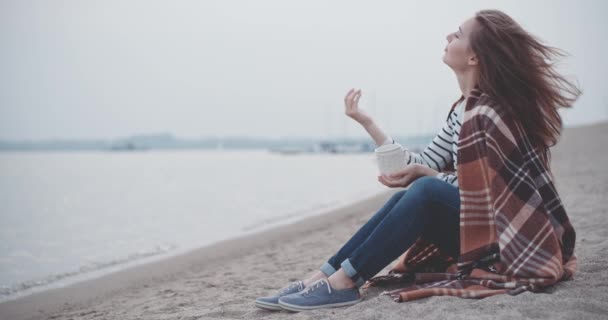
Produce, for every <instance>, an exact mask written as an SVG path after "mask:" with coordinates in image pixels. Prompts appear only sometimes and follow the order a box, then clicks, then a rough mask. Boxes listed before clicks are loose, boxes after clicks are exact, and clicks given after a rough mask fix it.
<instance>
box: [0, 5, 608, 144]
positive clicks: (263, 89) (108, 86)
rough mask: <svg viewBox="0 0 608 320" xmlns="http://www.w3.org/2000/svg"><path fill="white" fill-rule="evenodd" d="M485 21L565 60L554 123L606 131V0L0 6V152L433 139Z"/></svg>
mask: <svg viewBox="0 0 608 320" xmlns="http://www.w3.org/2000/svg"><path fill="white" fill-rule="evenodd" d="M489 8H493V9H500V10H503V11H505V12H506V13H508V14H510V15H511V16H512V17H513V18H515V20H516V21H518V22H519V23H520V24H522V25H523V26H524V28H525V29H527V30H528V31H530V32H532V33H533V34H535V35H538V36H539V37H540V38H541V39H543V40H545V41H546V42H547V43H548V44H551V45H554V46H557V47H560V48H562V49H564V50H566V51H568V52H569V53H570V54H571V56H570V57H569V58H567V59H566V60H563V63H562V64H561V70H562V72H563V73H565V74H567V75H570V76H572V77H573V79H576V80H578V81H579V83H580V85H581V87H582V89H583V90H584V94H583V96H582V97H581V98H580V99H579V101H578V102H577V104H576V106H575V108H574V109H572V110H562V115H563V117H564V121H565V124H566V126H573V125H578V124H584V123H592V122H596V121H599V120H603V119H608V90H607V89H608V85H607V83H608V82H607V80H606V77H607V76H608V62H607V58H606V57H608V41H607V39H608V34H607V33H608V22H606V21H607V20H606V18H605V15H606V13H608V1H602V0H598V1H554V0H547V1H529V0H527V1H513V0H505V1H487V0H484V1H402V0H399V1H353V0H348V1H323V0H319V1H317V0H305V1H287V0H256V1H245V0H240V1H236V0H235V1H231V0H218V1H212V0H201V1H157V0H144V1H131V0H99V1H84V0H75V1H51V0H48V1H27V0H0V43H1V46H2V47H1V50H0V139H52V138H70V139H72V138H87V139H88V138H100V139H108V138H115V137H123V136H128V135H132V134H144V133H158V132H169V133H173V134H174V135H176V136H178V137H183V138H198V137H202V136H214V135H220V136H235V135H240V136H251V137H277V138H278V137H286V136H308V137H334V136H350V137H363V136H365V135H366V132H365V131H364V130H363V128H361V127H360V126H358V124H356V123H354V122H353V121H352V120H350V119H348V118H347V117H346V116H345V115H344V105H343V97H344V95H345V93H346V92H347V91H348V89H349V88H351V87H355V88H361V89H362V91H363V97H362V102H361V104H362V107H363V108H364V109H365V110H367V111H368V112H369V113H371V114H372V116H373V117H374V118H375V119H376V120H377V122H378V123H379V124H380V125H381V126H382V127H383V128H385V130H386V131H388V133H390V134H392V135H395V136H396V135H409V134H433V133H436V132H437V131H438V130H439V128H440V127H441V125H442V124H443V121H444V120H445V117H446V115H447V112H448V110H449V108H450V106H451V103H452V102H453V101H454V100H455V99H457V98H458V97H459V96H460V94H461V93H460V91H459V87H458V84H457V82H456V78H455V76H454V74H453V72H452V70H451V69H449V68H448V67H447V66H446V65H445V64H444V63H443V62H442V60H441V58H442V55H443V49H444V47H445V45H446V43H447V40H446V39H445V37H446V35H447V34H448V33H450V32H452V31H455V30H457V29H458V26H459V25H460V24H461V23H462V22H463V21H464V20H466V19H467V18H469V17H471V16H472V15H473V14H474V13H475V11H477V10H480V9H489Z"/></svg>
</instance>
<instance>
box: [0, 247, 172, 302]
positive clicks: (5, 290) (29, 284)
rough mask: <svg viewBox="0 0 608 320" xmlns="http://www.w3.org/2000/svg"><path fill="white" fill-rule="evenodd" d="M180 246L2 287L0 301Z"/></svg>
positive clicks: (148, 251)
mask: <svg viewBox="0 0 608 320" xmlns="http://www.w3.org/2000/svg"><path fill="white" fill-rule="evenodd" d="M177 247H178V246H177V245H174V244H161V245H157V246H155V247H154V248H152V249H149V250H144V251H140V252H136V253H132V254H129V255H128V256H126V257H122V258H118V259H113V260H110V261H106V262H91V263H88V264H86V265H84V266H81V267H80V268H78V270H75V271H70V272H65V273H61V274H52V275H49V276H46V277H44V278H41V279H35V280H28V281H24V282H21V283H18V284H15V285H10V286H9V285H1V286H0V301H5V300H10V298H11V297H13V296H15V295H17V294H20V293H23V292H24V291H30V290H33V289H36V288H41V287H45V286H48V285H50V284H53V283H56V282H58V281H60V280H65V279H68V278H70V277H75V276H79V275H83V274H87V273H90V272H93V271H100V270H103V269H107V268H110V267H116V266H119V265H122V264H126V263H129V262H133V261H136V260H141V259H144V258H149V257H153V256H157V255H160V254H164V253H167V252H169V251H172V250H175V249H176V248H177Z"/></svg>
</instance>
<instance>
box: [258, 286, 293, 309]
mask: <svg viewBox="0 0 608 320" xmlns="http://www.w3.org/2000/svg"><path fill="white" fill-rule="evenodd" d="M304 288H305V286H304V282H302V281H296V282H293V283H292V284H290V285H289V286H287V287H285V288H283V289H281V291H279V293H278V294H277V295H274V296H269V297H261V298H257V299H255V306H256V307H258V308H262V309H266V310H283V308H282V307H281V305H279V298H281V297H283V296H286V295H290V294H293V293H298V292H300V291H302V290H304Z"/></svg>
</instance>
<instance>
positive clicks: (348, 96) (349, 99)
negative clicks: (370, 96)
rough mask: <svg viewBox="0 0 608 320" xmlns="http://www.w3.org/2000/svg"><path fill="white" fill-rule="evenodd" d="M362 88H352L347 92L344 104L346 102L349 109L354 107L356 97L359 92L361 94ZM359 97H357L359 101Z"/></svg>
mask: <svg viewBox="0 0 608 320" xmlns="http://www.w3.org/2000/svg"><path fill="white" fill-rule="evenodd" d="M360 93H361V90H360V89H359V90H355V89H354V88H353V89H350V91H348V93H347V94H346V96H345V97H344V104H346V107H348V108H349V109H350V108H352V107H353V106H354V104H353V102H354V99H355V97H356V96H357V95H358V94H359V95H360ZM358 100H359V99H357V101H358Z"/></svg>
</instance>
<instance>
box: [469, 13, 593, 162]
mask: <svg viewBox="0 0 608 320" xmlns="http://www.w3.org/2000/svg"><path fill="white" fill-rule="evenodd" d="M475 20H476V22H477V27H476V28H473V31H472V33H471V38H470V39H471V40H470V45H471V49H472V50H473V52H475V54H476V55H477V58H478V60H479V79H478V85H479V89H480V90H481V91H482V92H484V93H486V94H488V95H490V96H491V97H492V98H493V99H495V100H496V102H497V103H499V104H500V105H502V106H505V107H506V108H507V110H508V111H509V112H510V115H511V116H513V117H517V119H518V122H519V123H520V124H521V125H522V127H523V129H524V130H525V133H526V135H527V136H528V138H529V139H530V142H531V144H532V146H533V147H534V148H535V149H536V150H537V151H538V152H539V154H540V156H541V157H542V158H543V159H542V160H543V161H544V162H545V164H546V165H547V168H549V165H550V163H549V162H550V151H549V148H550V147H552V146H554V145H555V144H556V143H557V141H558V139H559V136H560V134H561V129H562V118H561V116H560V114H559V113H558V108H560V107H563V108H571V107H572V105H573V103H574V101H576V99H577V98H578V96H579V95H581V94H582V91H581V90H580V89H579V88H578V87H577V86H575V85H574V84H573V83H572V82H570V81H568V80H566V78H565V77H564V76H562V75H561V74H559V73H558V72H557V71H556V69H555V64H556V62H555V61H556V58H561V57H564V56H567V55H568V54H567V53H566V52H565V51H563V50H561V49H558V48H555V47H551V46H548V45H545V44H543V43H541V41H540V40H539V39H538V38H537V37H535V36H533V35H532V34H530V33H528V32H527V31H525V30H524V29H523V28H522V27H521V26H520V25H519V24H518V23H517V22H515V20H513V19H512V18H511V17H510V16H508V15H507V14H505V13H503V12H501V11H498V10H481V11H478V12H477V13H476V14H475Z"/></svg>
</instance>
